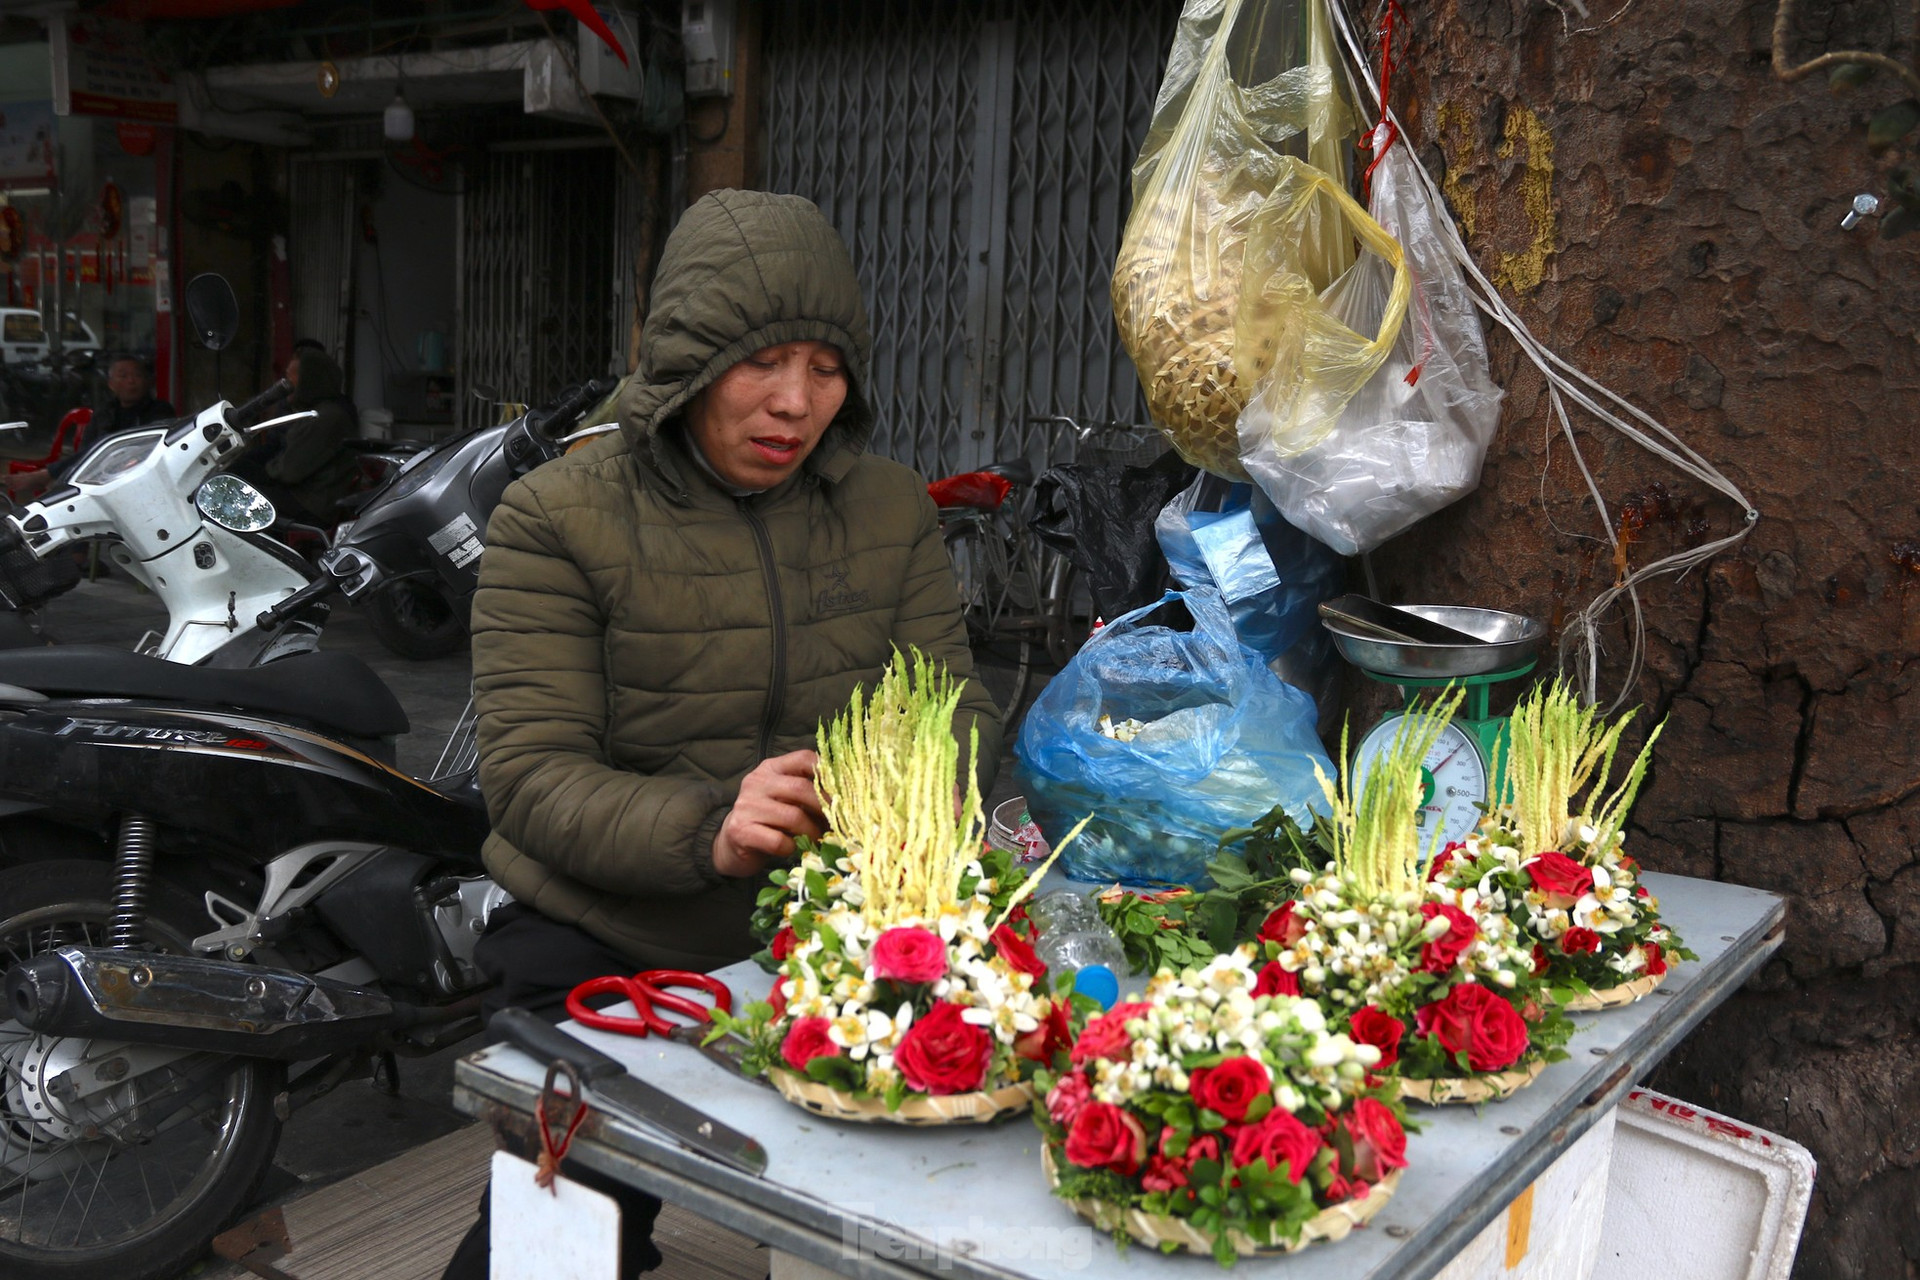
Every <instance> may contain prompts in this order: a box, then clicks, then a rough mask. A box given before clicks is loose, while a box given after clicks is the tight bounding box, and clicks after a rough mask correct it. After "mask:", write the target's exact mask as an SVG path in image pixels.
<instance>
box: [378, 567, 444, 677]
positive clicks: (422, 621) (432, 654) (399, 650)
mask: <svg viewBox="0 0 1920 1280" xmlns="http://www.w3.org/2000/svg"><path fill="white" fill-rule="evenodd" d="M363 607H364V608H365V609H366V613H367V625H368V626H369V627H371V628H372V629H373V634H374V637H375V638H376V639H378V640H379V641H380V643H381V644H383V645H385V646H386V647H387V648H388V649H390V650H391V651H392V652H393V653H395V654H396V655H398V656H400V657H402V658H412V659H414V660H415V661H417V662H423V661H425V660H427V659H429V658H444V657H446V656H447V655H448V654H450V653H457V652H458V651H459V649H460V646H461V645H463V644H465V643H466V642H467V621H466V616H465V611H464V610H463V609H456V608H454V606H453V605H451V604H449V603H448V602H447V598H446V597H445V596H443V595H441V594H440V592H439V590H438V589H437V588H435V587H434V586H433V585H432V584H431V583H426V582H415V581H411V580H409V579H404V578H403V579H401V580H400V581H398V582H394V583H390V584H389V585H387V586H384V587H382V588H381V589H380V590H378V591H376V592H374V593H373V598H372V599H371V600H368V601H367V602H366V604H365V605H364V606H363Z"/></svg>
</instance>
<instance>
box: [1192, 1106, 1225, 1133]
mask: <svg viewBox="0 0 1920 1280" xmlns="http://www.w3.org/2000/svg"><path fill="white" fill-rule="evenodd" d="M1195 1127H1196V1128H1200V1129H1205V1130H1206V1131H1207V1132H1208V1133H1214V1132H1217V1131H1219V1130H1221V1129H1224V1128H1226V1127H1227V1118H1226V1117H1225V1116H1223V1115H1221V1114H1220V1113H1219V1112H1218V1111H1207V1110H1205V1109H1202V1110H1201V1112H1200V1115H1199V1116H1198V1118H1197V1121H1196V1124H1195Z"/></svg>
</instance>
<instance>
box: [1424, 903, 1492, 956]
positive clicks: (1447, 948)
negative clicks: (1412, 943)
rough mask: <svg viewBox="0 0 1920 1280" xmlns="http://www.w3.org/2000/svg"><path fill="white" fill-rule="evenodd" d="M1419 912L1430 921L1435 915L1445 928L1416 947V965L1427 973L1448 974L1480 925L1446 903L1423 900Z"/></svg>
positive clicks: (1470, 942) (1469, 944)
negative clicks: (1441, 919) (1439, 918)
mask: <svg viewBox="0 0 1920 1280" xmlns="http://www.w3.org/2000/svg"><path fill="white" fill-rule="evenodd" d="M1420 914H1421V915H1423V916H1425V917H1426V918H1427V919H1429V920H1431V919H1433V918H1434V917H1435V916H1441V917H1444V918H1445V919H1446V922H1447V925H1448V928H1447V931H1446V932H1445V933H1443V934H1441V935H1440V936H1439V937H1437V938H1435V939H1434V940H1433V941H1431V942H1429V943H1427V944H1426V945H1425V946H1423V947H1421V948H1420V967H1421V968H1422V969H1424V970H1426V971H1427V972H1428V973H1449V972H1451V971H1452V970H1453V968H1454V966H1455V965H1458V964H1459V963H1460V957H1461V956H1463V955H1465V954H1466V953H1467V948H1468V947H1471V946H1472V945H1473V939H1474V936H1475V935H1476V934H1478V933H1479V932H1480V926H1479V925H1478V924H1477V923H1475V921H1474V918H1473V917H1472V916H1470V915H1468V914H1467V913H1466V912H1464V911H1462V910H1461V909H1460V908H1458V907H1456V906H1454V905H1453V904H1452V903H1447V902H1423V903H1421V904H1420Z"/></svg>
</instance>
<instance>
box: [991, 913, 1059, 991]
mask: <svg viewBox="0 0 1920 1280" xmlns="http://www.w3.org/2000/svg"><path fill="white" fill-rule="evenodd" d="M990 936H991V938H992V941H993V948H994V950H995V951H998V952H999V953H1000V958H1001V959H1002V960H1005V961H1006V962H1007V966H1008V967H1009V968H1012V969H1017V970H1019V971H1020V972H1021V973H1028V974H1032V975H1033V976H1034V977H1036V978H1038V977H1040V976H1042V975H1043V974H1045V973H1046V971H1047V966H1046V965H1044V964H1042V963H1040V957H1039V956H1037V955H1035V954H1034V953H1033V947H1032V945H1031V944H1029V943H1028V942H1027V940H1026V939H1025V938H1023V937H1021V936H1020V935H1019V934H1017V933H1015V932H1014V931H1013V930H1011V929H1009V928H1008V927H1007V926H1006V925H1004V924H1002V925H995V926H994V930H993V933H992V934H991V935H990Z"/></svg>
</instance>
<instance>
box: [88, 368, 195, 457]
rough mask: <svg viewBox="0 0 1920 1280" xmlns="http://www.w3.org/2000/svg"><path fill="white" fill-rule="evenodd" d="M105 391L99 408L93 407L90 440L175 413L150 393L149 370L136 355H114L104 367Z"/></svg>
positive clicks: (151, 386)
mask: <svg viewBox="0 0 1920 1280" xmlns="http://www.w3.org/2000/svg"><path fill="white" fill-rule="evenodd" d="M107 390H108V391H110V392H112V393H113V395H112V398H111V399H110V400H108V402H107V405H106V407H105V408H103V409H96V410H95V411H94V414H93V424H92V427H91V428H90V429H89V430H88V432H87V437H88V439H90V440H99V439H101V438H102V437H103V436H110V435H113V434H115V433H117V432H121V431H131V430H133V428H135V427H144V426H146V425H147V424H148V423H150V422H165V421H168V420H169V419H172V418H176V417H178V416H179V415H178V414H177V413H175V412H174V409H173V406H172V405H170V404H168V403H167V402H166V401H165V400H160V399H156V398H155V396H154V394H153V369H152V367H151V366H149V365H148V364H147V362H146V361H145V360H142V359H141V358H140V357H139V356H136V355H118V356H115V357H114V358H113V363H112V364H110V365H108V366H107Z"/></svg>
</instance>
